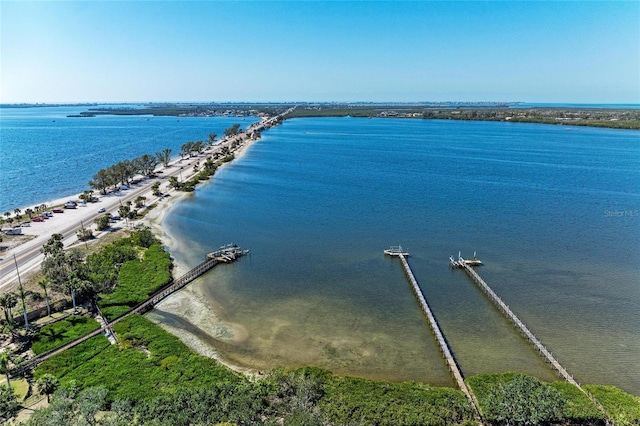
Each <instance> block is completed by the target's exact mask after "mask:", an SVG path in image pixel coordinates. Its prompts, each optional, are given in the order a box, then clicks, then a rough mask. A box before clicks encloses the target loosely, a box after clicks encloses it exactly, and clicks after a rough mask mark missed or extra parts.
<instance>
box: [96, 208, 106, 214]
mask: <svg viewBox="0 0 640 426" xmlns="http://www.w3.org/2000/svg"><path fill="white" fill-rule="evenodd" d="M104 212H106V210H105V208H104V207H103V208H101V209H100V210H98V213H104Z"/></svg>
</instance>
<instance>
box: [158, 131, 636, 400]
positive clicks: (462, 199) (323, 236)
mask: <svg viewBox="0 0 640 426" xmlns="http://www.w3.org/2000/svg"><path fill="white" fill-rule="evenodd" d="M639 210H640V142H639V138H638V133H637V132H631V131H620V130H607V129H591V128H577V127H564V126H547V125H535V124H513V123H483V122H451V121H423V120H392V119H370V120H367V119H353V118H322V119H293V120H287V121H285V122H284V124H283V125H282V126H280V127H277V128H274V129H271V130H269V131H268V132H265V133H264V136H263V139H262V140H261V141H260V142H258V143H257V144H255V145H254V146H253V147H252V148H251V149H250V150H249V152H248V153H247V154H246V155H245V156H244V157H243V158H242V159H241V160H238V161H236V162H233V163H232V164H231V165H229V167H226V168H224V169H223V170H221V171H220V172H219V173H218V174H217V175H216V178H215V179H214V180H213V181H212V182H211V183H210V184H208V185H206V186H204V187H202V188H200V189H198V191H196V193H195V194H194V196H192V197H190V198H188V199H186V200H185V201H184V202H181V203H179V204H178V205H177V206H176V207H175V208H174V209H173V210H172V211H171V212H170V214H169V215H168V217H167V220H166V224H167V226H168V229H169V230H170V233H171V235H172V236H173V238H174V240H175V241H174V244H175V249H174V251H173V254H174V256H175V257H176V258H177V259H178V260H179V261H180V262H182V263H184V264H186V265H187V266H193V265H195V264H197V263H199V262H200V261H201V259H202V256H203V254H204V253H205V252H206V251H209V250H212V249H214V248H215V247H217V246H218V245H220V244H223V243H228V242H236V243H239V244H241V245H243V246H245V247H249V248H251V250H252V255H251V257H250V258H246V259H243V260H242V261H241V262H239V263H237V264H234V265H229V266H225V267H221V268H217V269H216V270H214V271H212V272H210V273H208V274H207V275H206V276H204V277H203V278H201V279H200V280H199V281H198V282H197V283H196V284H194V285H196V286H201V288H202V290H203V292H204V293H205V294H206V295H207V296H208V299H209V303H210V304H212V305H213V306H215V307H216V309H217V311H218V313H219V315H220V317H221V318H222V319H223V320H224V321H226V322H229V323H232V324H237V325H239V326H240V327H241V328H242V329H243V330H244V331H245V332H246V336H247V337H246V338H245V339H240V341H222V340H221V341H217V342H215V343H214V345H215V346H216V347H217V349H218V350H219V351H220V352H221V353H222V354H223V355H224V356H225V357H227V358H228V359H229V360H231V361H233V362H236V363H239V364H244V365H248V366H252V367H255V368H269V367H273V366H276V365H286V366H296V365H303V364H315V365H320V366H323V367H327V368H329V369H332V370H334V371H336V372H340V373H349V374H357V375H362V376H366V377H374V378H387V379H393V380H404V379H413V380H421V381H426V382H430V383H434V384H451V382H450V379H449V377H448V374H447V371H446V368H445V367H444V364H443V362H442V359H441V357H440V355H439V353H438V349H437V347H436V344H435V342H434V339H433V338H432V336H431V334H430V332H429V331H428V329H427V325H426V322H425V320H424V318H423V316H422V314H421V313H420V311H419V308H418V305H417V303H416V301H415V299H414V298H413V295H412V293H411V290H410V287H409V285H408V284H407V282H406V279H405V278H404V275H403V273H402V270H401V266H400V264H399V262H398V261H397V260H393V259H389V258H385V257H384V255H383V254H382V250H383V249H384V248H386V247H388V246H389V245H392V244H402V245H403V246H404V247H406V248H407V249H408V250H409V251H410V253H411V258H410V260H409V262H410V264H411V265H412V267H413V268H414V272H415V274H416V276H417V279H418V281H419V283H420V285H421V287H422V289H423V292H424V293H425V296H426V297H427V299H428V300H429V303H430V304H431V306H432V308H433V310H434V311H435V314H436V316H437V318H438V320H439V321H440V323H441V326H442V329H443V332H444V334H445V335H446V337H447V339H448V341H449V343H450V345H451V348H452V350H453V351H454V353H455V356H456V357H457V359H458V360H459V362H460V365H461V368H462V370H463V373H464V374H465V375H472V374H477V373H483V372H498V371H522V372H526V373H531V374H535V375H537V376H539V377H541V378H544V379H552V378H553V377H554V375H553V373H552V372H550V371H549V369H548V368H547V367H546V366H545V365H544V363H543V362H542V361H541V360H540V359H539V358H538V356H537V355H536V354H535V353H534V352H533V351H532V350H531V349H530V347H529V346H528V344H527V343H526V342H525V341H524V340H523V339H522V337H521V336H519V335H518V333H517V332H516V331H515V330H514V329H513V327H512V326H511V325H509V324H508V323H507V322H506V321H505V320H504V319H503V317H502V316H501V314H499V313H498V312H497V311H496V309H494V308H493V306H492V305H491V303H490V302H489V301H488V300H487V299H486V298H485V297H484V296H483V295H482V294H481V293H480V292H479V291H478V290H477V289H476V288H475V287H474V285H473V284H472V282H471V281H470V280H469V279H467V278H466V276H465V275H464V274H463V273H462V272H460V271H450V270H449V269H448V266H447V260H448V257H449V255H456V254H457V252H458V250H462V252H463V255H467V256H470V255H471V254H472V252H473V251H474V250H477V251H478V256H479V257H480V258H481V259H482V260H483V261H484V262H485V266H483V267H482V268H481V269H480V274H481V275H482V276H483V277H484V278H485V280H486V281H487V282H488V283H489V284H490V285H491V286H492V287H493V289H494V290H495V291H496V292H497V293H498V294H499V295H500V296H502V298H503V300H505V302H506V303H508V304H509V305H510V306H511V307H512V309H513V310H514V311H515V312H516V314H517V315H519V316H520V318H521V319H523V320H524V322H525V323H527V325H528V326H529V327H530V329H531V330H532V331H533V332H534V333H535V334H536V335H537V336H538V337H539V338H540V339H541V340H542V342H543V343H544V344H546V345H547V347H548V348H549V349H550V350H551V351H552V352H553V353H554V355H555V356H556V357H557V358H558V359H559V361H560V362H561V363H562V364H563V365H564V366H565V367H566V368H567V369H568V370H569V372H571V373H572V374H573V375H574V376H575V377H576V378H577V379H578V381H580V382H583V383H604V384H614V385H617V386H620V387H622V388H623V389H625V390H627V391H630V392H633V393H635V394H640V373H638V370H637V366H638V365H640V355H639V354H640V331H639V330H640V278H639V274H638V264H639V263H638V262H639V261H640V244H639V243H640V217H639V214H638V211H639ZM187 320H188V318H187ZM205 331H206V330H205Z"/></svg>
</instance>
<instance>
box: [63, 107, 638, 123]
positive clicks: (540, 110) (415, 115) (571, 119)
mask: <svg viewBox="0 0 640 426" xmlns="http://www.w3.org/2000/svg"><path fill="white" fill-rule="evenodd" d="M293 106H296V108H295V110H294V111H293V112H292V113H291V114H289V115H288V117H287V118H294V117H348V116H349V117H365V118H373V117H379V118H412V119H434V120H469V121H504V122H519V123H542V124H560V125H571V126H591V127H606V128H612V129H632V130H640V109H637V108H614V107H612V108H598V107H566V106H562V107H553V106H549V107H546V106H545V107H538V106H535V107H528V106H526V104H524V105H523V104H521V103H517V102H513V103H500V102H496V103H492V102H477V103H471V102H456V103H451V102H434V103H384V104H375V103H214V104H178V103H176V104H150V105H144V106H136V105H131V106H130V107H129V106H126V105H125V106H119V107H117V108H110V107H106V108H90V109H89V110H88V111H85V112H82V113H80V114H77V115H71V116H69V117H95V116H98V115H152V116H175V117H214V116H240V117H241V116H249V115H254V116H255V115H276V114H280V113H282V112H283V111H285V110H286V109H288V108H291V107H293Z"/></svg>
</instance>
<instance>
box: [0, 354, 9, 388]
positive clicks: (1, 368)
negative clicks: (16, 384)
mask: <svg viewBox="0 0 640 426" xmlns="http://www.w3.org/2000/svg"><path fill="white" fill-rule="evenodd" d="M0 373H4V374H5V376H6V377H7V387H8V388H9V389H11V381H10V380H9V351H2V352H0Z"/></svg>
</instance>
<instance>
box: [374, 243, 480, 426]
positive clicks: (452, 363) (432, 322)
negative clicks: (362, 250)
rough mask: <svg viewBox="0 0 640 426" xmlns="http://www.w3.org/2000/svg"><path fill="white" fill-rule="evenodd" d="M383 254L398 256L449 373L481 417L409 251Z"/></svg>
mask: <svg viewBox="0 0 640 426" xmlns="http://www.w3.org/2000/svg"><path fill="white" fill-rule="evenodd" d="M385 254H387V255H389V256H393V257H398V258H399V259H400V262H401V263H402V268H403V270H404V273H405V275H406V276H407V279H408V280H409V283H410V284H411V288H412V289H413V293H414V294H415V296H416V298H417V299H418V303H419V304H420V308H422V312H424V314H425V315H426V317H427V320H428V321H429V326H430V328H431V331H432V332H433V334H434V335H435V337H436V340H437V342H438V346H440V351H441V352H442V355H443V356H444V359H445V361H446V362H447V365H448V366H449V371H450V372H451V375H452V376H453V378H454V380H455V381H456V384H457V385H458V387H459V388H460V390H461V391H462V392H463V393H464V394H465V395H466V397H467V399H468V400H469V402H470V403H471V406H472V407H473V409H474V410H475V412H476V415H477V416H478V419H481V418H482V416H481V414H480V408H479V405H478V401H477V400H476V398H475V396H474V395H473V393H472V392H471V390H470V389H469V387H468V386H467V384H466V383H465V381H464V377H463V375H462V371H461V370H460V367H459V366H458V363H457V362H456V360H455V358H454V357H453V354H452V353H451V350H450V349H449V344H448V343H447V340H446V339H445V337H444V334H443V333H442V330H441V329H440V325H439V324H438V321H437V320H436V317H435V315H434V314H433V312H432V311H431V307H430V306H429V303H427V299H426V298H425V297H424V294H422V290H421V289H420V286H419V285H418V280H416V277H415V275H414V274H413V271H412V270H411V267H410V266H409V262H407V256H408V255H409V253H407V252H405V251H403V250H402V247H400V246H398V247H391V248H390V249H389V250H385Z"/></svg>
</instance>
